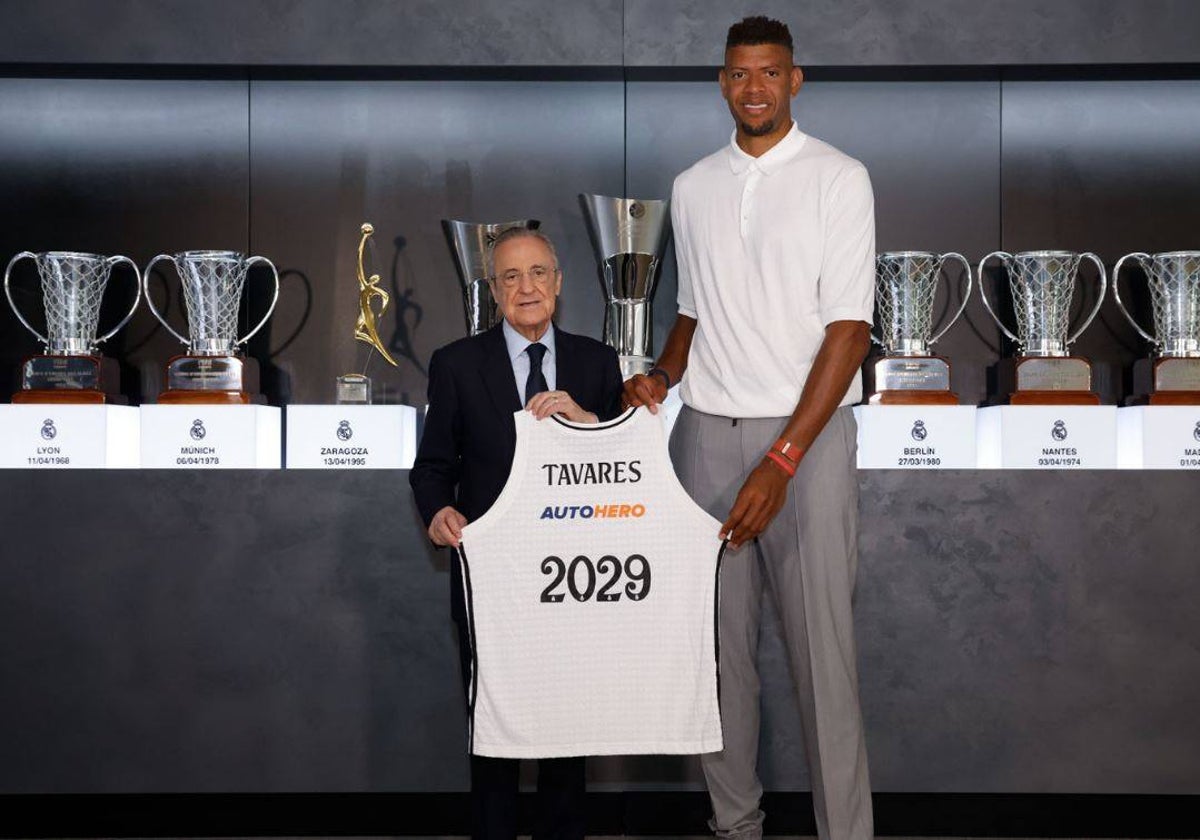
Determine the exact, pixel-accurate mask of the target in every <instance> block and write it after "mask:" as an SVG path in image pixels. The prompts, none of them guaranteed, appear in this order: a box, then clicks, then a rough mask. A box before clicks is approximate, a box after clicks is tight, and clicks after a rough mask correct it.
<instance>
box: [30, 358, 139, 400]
mask: <svg viewBox="0 0 1200 840" xmlns="http://www.w3.org/2000/svg"><path fill="white" fill-rule="evenodd" d="M120 385H121V370H120V366H119V365H118V364H117V360H116V359H110V358H108V357H106V356H31V357H30V358H28V359H26V360H25V362H24V364H23V365H22V366H21V390H19V391H17V392H16V393H15V394H13V398H12V401H13V402H14V403H18V404H21V403H24V404H30V403H32V404H37V403H57V404H60V405H62V404H72V403H73V404H76V405H103V404H105V403H110V404H113V405H125V404H126V403H127V402H128V401H127V400H126V399H125V397H123V396H122V395H121V391H120Z"/></svg>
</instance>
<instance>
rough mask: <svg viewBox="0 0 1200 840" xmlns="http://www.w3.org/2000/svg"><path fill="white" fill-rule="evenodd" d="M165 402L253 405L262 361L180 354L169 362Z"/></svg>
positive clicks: (162, 401) (161, 399)
mask: <svg viewBox="0 0 1200 840" xmlns="http://www.w3.org/2000/svg"><path fill="white" fill-rule="evenodd" d="M166 380H167V387H166V389H165V390H163V391H162V392H161V393H159V395H158V400H157V402H158V403H159V404H161V405H180V404H184V405H251V404H256V403H260V402H262V400H261V398H260V397H259V396H258V362H256V361H255V360H254V359H242V358H239V357H237V356H176V357H175V358H173V359H171V361H169V362H167V376H166Z"/></svg>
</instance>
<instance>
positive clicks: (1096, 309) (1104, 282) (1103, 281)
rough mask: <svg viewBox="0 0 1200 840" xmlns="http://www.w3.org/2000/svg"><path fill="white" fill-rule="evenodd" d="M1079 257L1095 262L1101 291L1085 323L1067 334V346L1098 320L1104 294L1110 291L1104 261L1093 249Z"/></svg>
mask: <svg viewBox="0 0 1200 840" xmlns="http://www.w3.org/2000/svg"><path fill="white" fill-rule="evenodd" d="M1079 258H1080V259H1081V260H1091V261H1092V262H1093V263H1095V265H1096V269H1097V270H1098V271H1099V272H1100V293H1099V294H1097V295H1096V305H1095V306H1093V307H1092V311H1091V312H1090V313H1088V316H1087V318H1086V319H1084V322H1083V324H1081V325H1080V327H1079V329H1077V330H1075V333H1074V334H1073V335H1069V336H1067V347H1070V346H1071V345H1072V344H1074V343H1075V339H1077V338H1079V336H1081V335H1083V331H1084V330H1086V329H1087V328H1088V327H1089V326H1090V325H1091V323H1092V321H1094V320H1096V316H1097V315H1099V314H1100V307H1101V306H1102V305H1103V304H1104V295H1105V293H1107V292H1108V273H1107V272H1105V270H1104V261H1103V260H1101V259H1100V258H1099V257H1098V256H1096V255H1095V254H1093V253H1092V252H1091V251H1087V252H1085V253H1082V254H1080V255H1079ZM1075 270H1076V272H1078V271H1079V269H1078V268H1076V269H1075Z"/></svg>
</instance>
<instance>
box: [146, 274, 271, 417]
mask: <svg viewBox="0 0 1200 840" xmlns="http://www.w3.org/2000/svg"><path fill="white" fill-rule="evenodd" d="M161 260H170V261H171V263H172V264H173V265H174V266H175V270H176V271H177V272H178V273H179V279H180V281H181V282H182V284H183V298H184V303H185V305H186V307H187V321H188V333H189V335H188V337H186V338H185V337H184V336H183V335H181V334H180V333H178V332H176V331H175V329H174V328H173V327H172V326H171V325H170V324H169V323H167V319H166V318H165V317H163V314H162V313H161V312H159V311H158V307H156V306H155V305H154V300H153V298H151V296H150V285H149V284H150V272H151V271H152V270H153V268H154V266H155V265H156V264H157V263H158V262H159V261H161ZM259 263H261V264H263V265H265V266H267V267H268V268H270V269H271V273H272V275H274V278H275V290H274V293H273V295H272V297H271V305H270V306H269V307H267V312H266V314H265V315H263V317H262V320H260V321H259V322H258V324H256V325H255V327H254V329H252V330H250V331H249V332H248V333H246V334H245V335H243V336H242V337H240V338H239V337H238V335H237V331H238V330H237V320H238V310H239V309H240V308H241V302H242V289H243V287H244V286H245V283H246V273H247V272H248V271H249V269H250V268H251V266H254V265H257V264H259ZM142 286H143V289H144V290H145V292H146V302H147V303H148V304H150V311H151V312H153V313H154V317H155V318H157V319H158V320H159V322H160V323H161V324H162V325H163V326H164V327H166V328H167V331H168V332H170V333H171V335H173V336H175V337H176V338H177V339H179V340H180V341H181V342H182V343H183V344H184V345H186V346H187V348H188V351H187V355H186V356H178V357H176V358H174V359H172V360H171V362H170V363H169V365H168V367H167V390H166V391H164V392H163V393H162V394H160V395H159V402H176V401H187V402H249V401H250V400H249V394H250V393H251V392H252V391H253V390H256V389H252V388H248V387H247V386H248V383H247V382H246V380H245V377H244V373H245V371H244V363H243V360H242V359H241V358H239V353H238V351H239V348H240V347H241V346H242V345H243V344H245V343H246V342H247V341H249V340H250V339H251V337H253V336H254V335H255V333H257V332H258V331H259V330H260V329H262V327H263V325H264V324H266V323H267V319H269V318H270V317H271V313H272V312H274V311H275V304H276V303H278V301H279V272H278V271H277V270H276V269H275V266H274V264H273V263H272V262H271V261H270V260H268V259H267V258H266V257H246V256H244V255H242V254H241V253H239V252H237V251H184V252H182V253H179V254H175V255H174V256H171V255H170V254H159V255H158V256H157V257H155V258H154V259H152V260H151V261H150V263H149V264H148V265H147V266H146V270H145V271H144V272H143V274H142ZM178 392H185V393H186V394H189V395H190V396H181V395H180V394H179V393H178ZM217 392H224V393H226V394H229V395H231V396H229V398H222V397H220V396H215V394H216V393H217ZM205 393H209V394H210V396H211V399H204V394H205ZM232 395H239V396H240V397H241V398H239V399H234V398H233V396H232Z"/></svg>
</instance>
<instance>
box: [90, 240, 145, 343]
mask: <svg viewBox="0 0 1200 840" xmlns="http://www.w3.org/2000/svg"><path fill="white" fill-rule="evenodd" d="M119 263H129V267H130V268H132V269H133V276H134V277H136V278H137V282H136V283H134V284H133V286H134V293H133V306H131V307H129V311H128V312H126V313H125V317H124V318H122V319H121V322H120V323H119V324H117V325H116V326H115V327H113V328H112V329H111V330H109V331H108V332H106V333H105V334H104V335H102V336H100V337H99V338H97V339H96V346H97V347H99V346H100V345H101V344H103V343H104V342H106V341H108V340H109V339H110V338H112V337H113V336H114V335H116V334H117V332H118V331H119V330H120V329H121V327H123V326H125V325H126V324H128V323H129V321H130V319H131V318H133V313H135V312H137V308H138V304H139V303H141V302H142V272H141V271H140V270H139V269H138V267H137V263H135V262H134V261H133V260H131V259H129V257H123V256H115V257H109V258H108V259H106V260H105V261H104V264H105V265H106V266H107V267H108V270H109V271H110V272H111V271H112V270H113V266H115V265H118V264H119Z"/></svg>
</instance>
